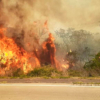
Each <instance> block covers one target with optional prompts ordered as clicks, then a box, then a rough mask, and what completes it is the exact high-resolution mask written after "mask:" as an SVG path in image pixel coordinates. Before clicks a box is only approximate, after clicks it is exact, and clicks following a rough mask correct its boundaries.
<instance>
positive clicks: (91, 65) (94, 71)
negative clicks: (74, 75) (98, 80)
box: [84, 52, 100, 76]
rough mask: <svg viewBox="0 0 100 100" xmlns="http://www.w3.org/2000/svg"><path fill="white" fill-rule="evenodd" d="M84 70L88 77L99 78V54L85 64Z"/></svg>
mask: <svg viewBox="0 0 100 100" xmlns="http://www.w3.org/2000/svg"><path fill="white" fill-rule="evenodd" d="M84 69H85V70H86V71H87V72H88V75H89V76H100V52H99V53H98V54H97V55H95V58H94V59H92V60H91V61H89V62H87V63H86V64H85V66H84Z"/></svg>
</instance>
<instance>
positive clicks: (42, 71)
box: [27, 66, 61, 77]
mask: <svg viewBox="0 0 100 100" xmlns="http://www.w3.org/2000/svg"><path fill="white" fill-rule="evenodd" d="M53 73H58V74H61V73H60V72H59V71H57V70H56V69H55V68H53V67H48V66H45V67H40V68H35V69H34V70H33V71H31V72H29V73H28V74H27V75H28V76H30V77H44V76H46V77H51V76H52V74H53Z"/></svg>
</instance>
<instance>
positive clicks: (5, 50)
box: [0, 21, 56, 74]
mask: <svg viewBox="0 0 100 100" xmlns="http://www.w3.org/2000/svg"><path fill="white" fill-rule="evenodd" d="M35 23H36V22H35ZM44 26H45V27H46V28H47V30H48V27H47V21H46V22H45V24H44ZM6 32H7V29H6V28H3V27H0V74H2V73H3V74H4V73H5V72H6V71H10V70H12V69H18V68H20V69H21V70H23V72H24V73H28V72H29V71H31V70H33V69H34V68H35V67H40V66H41V64H46V63H48V64H51V65H54V66H56V58H55V52H56V48H55V45H54V37H53V36H52V34H51V33H49V37H48V39H47V40H46V41H45V42H43V44H42V46H41V47H42V49H41V50H40V49H37V48H35V50H34V51H33V52H27V51H26V50H25V49H24V48H23V47H20V46H18V44H16V42H15V39H14V38H8V37H7V36H6V35H5V33H6ZM26 45H27V46H31V44H30V43H27V44H26ZM5 74H6V73H5Z"/></svg>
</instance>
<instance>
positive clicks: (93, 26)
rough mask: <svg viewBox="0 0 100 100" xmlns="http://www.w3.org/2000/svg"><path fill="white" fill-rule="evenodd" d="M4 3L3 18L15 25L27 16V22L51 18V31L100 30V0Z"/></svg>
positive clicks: (49, 19)
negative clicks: (60, 29)
mask: <svg viewBox="0 0 100 100" xmlns="http://www.w3.org/2000/svg"><path fill="white" fill-rule="evenodd" d="M2 4H3V6H4V8H3V12H4V14H2V15H3V17H2V18H3V19H4V18H5V19H6V21H7V23H9V24H11V25H14V24H15V23H18V24H19V21H20V20H19V18H20V16H23V17H21V18H23V23H22V22H21V24H23V25H24V24H26V25H28V24H29V23H33V21H36V20H43V21H44V20H48V22H49V27H50V29H51V30H56V29H59V28H65V29H67V28H75V29H85V30H89V31H91V32H100V0H9V1H8V0H2ZM16 5H17V6H16ZM12 19H14V20H12Z"/></svg>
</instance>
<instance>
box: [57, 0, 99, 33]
mask: <svg viewBox="0 0 100 100" xmlns="http://www.w3.org/2000/svg"><path fill="white" fill-rule="evenodd" d="M57 13H58V14H59V15H58V16H56V19H58V20H59V21H60V22H61V24H62V25H63V27H65V28H66V27H73V28H76V29H86V30H89V31H92V32H100V0H62V4H61V7H59V8H58V9H57ZM59 21H58V26H59V27H61V26H62V25H61V26H60V25H59Z"/></svg>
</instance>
